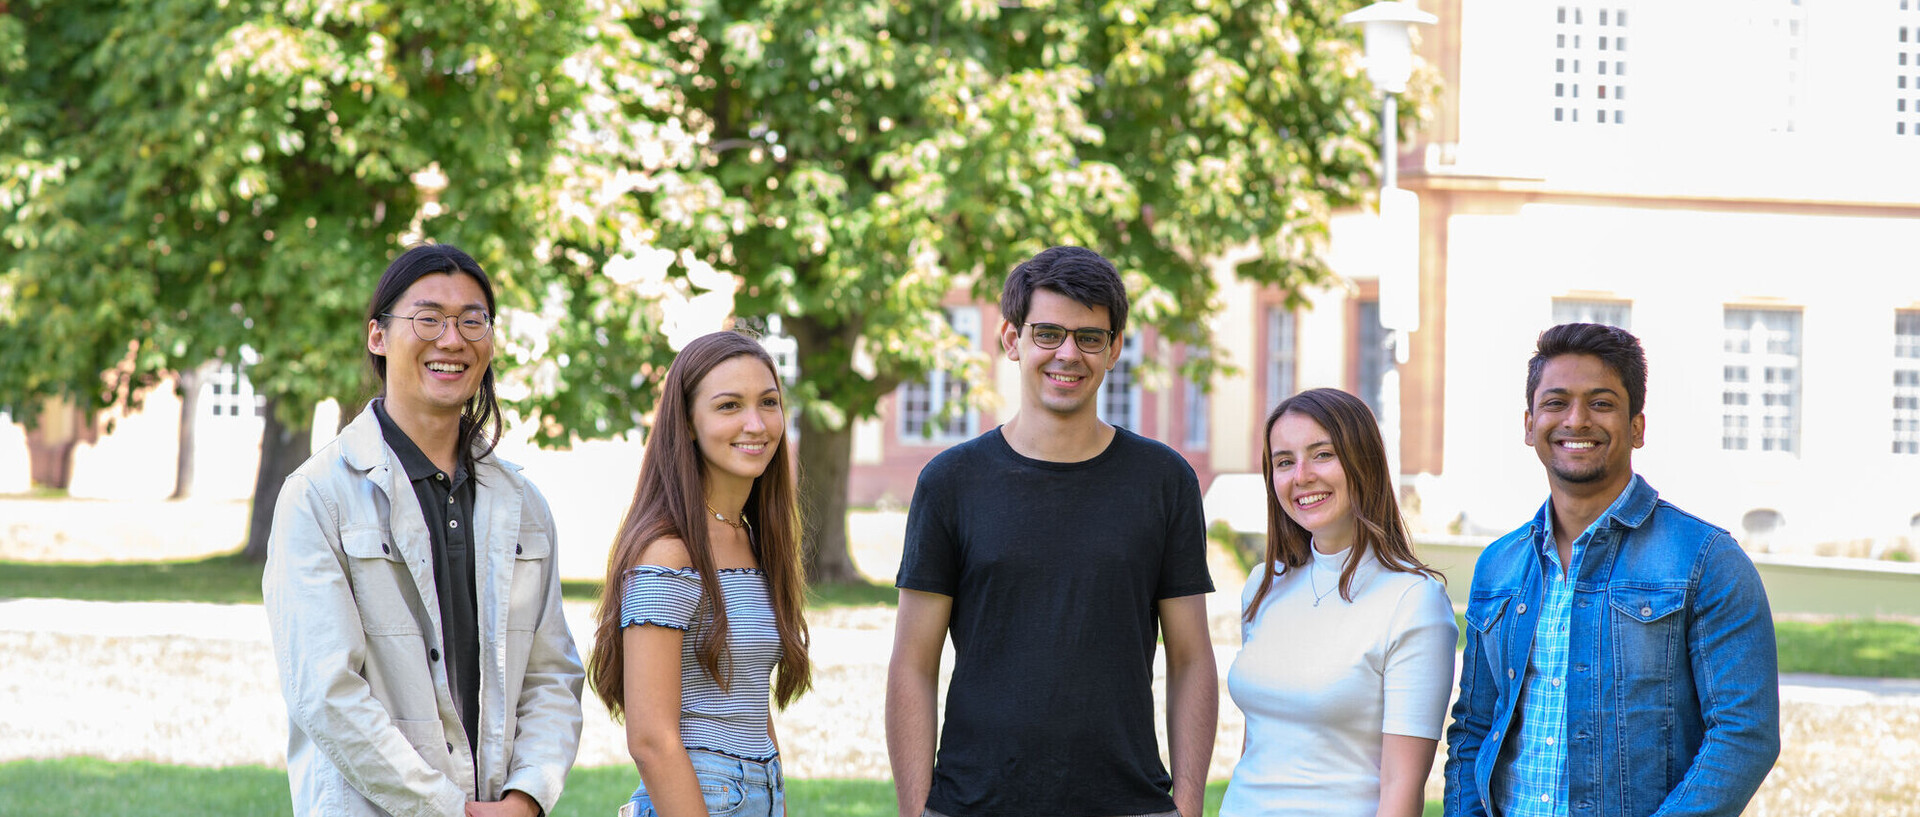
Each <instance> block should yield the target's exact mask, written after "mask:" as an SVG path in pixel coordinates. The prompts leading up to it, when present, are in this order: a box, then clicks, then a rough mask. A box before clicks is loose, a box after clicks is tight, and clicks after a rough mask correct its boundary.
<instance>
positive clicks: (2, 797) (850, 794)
mask: <svg viewBox="0 0 1920 817" xmlns="http://www.w3.org/2000/svg"><path fill="white" fill-rule="evenodd" d="M636 779H637V778H636V776H635V774H634V771H633V770H632V769H628V768H622V767H603V768H594V769H574V770H573V773H572V774H571V775H569V776H568V778H567V791H566V793H565V794H563V795H561V797H560V802H559V803H558V804H556V805H555V806H554V810H553V817H612V815H613V812H614V809H616V808H619V806H620V804H621V803H624V802H626V801H627V798H628V797H630V796H632V794H633V787H634V782H635V780H636ZM1226 789H1227V784H1226V781H1223V780H1219V781H1214V782H1213V783H1211V784H1209V785H1208V786H1207V814H1209V815H1211V814H1215V813H1216V812H1218V811H1219V808H1220V797H1221V795H1222V794H1224V793H1225V792H1226ZM292 811H293V808H292V805H291V804H290V802H289V798H288V794H287V773H286V772H284V771H281V770H279V769H268V768H264V767H260V766H239V767H234V768H227V769H200V768H193V767H188V766H163V765H160V764H156V763H108V762H106V761H104V760H94V759H91V758H68V759H64V760H25V761H17V762H14V763H0V815H12V814H22V815H24V814H75V815H79V814H84V815H87V817H174V816H175V815H177V816H178V817H229V816H231V817H268V815H290V814H291V813H292ZM787 813H788V814H790V815H793V817H822V816H824V817H890V816H891V815H893V814H894V813H895V812H894V805H893V784H892V783H890V782H888V781H885V780H788V781H787ZM1427 813H1428V814H1434V815H1437V814H1439V813H1440V811H1439V804H1438V803H1435V802H1429V803H1428V804H1427Z"/></svg>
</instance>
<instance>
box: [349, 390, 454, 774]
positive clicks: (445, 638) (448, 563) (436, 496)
mask: <svg viewBox="0 0 1920 817" xmlns="http://www.w3.org/2000/svg"><path fill="white" fill-rule="evenodd" d="M384 402H385V401H384V400H380V399H376V400H374V401H373V413H374V415H375V416H377V417H379V418H380V434H381V436H382V437H383V438H385V440H386V442H387V447H388V448H391V449H393V453H394V454H395V455H396V456H398V457H399V458H400V467H401V468H402V469H404V470H405V471H406V472H407V479H408V480H409V481H411V482H412V483H413V494H414V496H415V497H418V498H419V500H420V515H421V516H423V517H426V520H427V532H428V533H429V534H430V535H431V537H432V539H433V585H434V589H435V590H436V591H438V595H439V596H440V644H441V649H440V659H441V660H443V661H445V662H446V668H447V685H448V686H450V687H452V688H453V707H454V710H455V711H457V712H459V713H460V725H461V726H463V727H465V728H466V732H467V749H468V750H469V751H472V750H473V747H474V745H475V742H474V735H475V733H476V732H477V731H478V726H479V723H480V616H479V611H478V609H477V606H476V605H475V604H474V592H473V566H474V558H475V556H474V546H473V543H474V541H475V537H474V534H473V504H474V501H475V496H474V481H473V480H472V479H471V478H469V475H468V474H467V468H466V463H465V462H464V461H463V462H458V463H455V466H454V471H453V476H452V478H448V476H447V474H446V472H444V471H441V470H440V468H439V467H438V466H436V465H434V464H433V461H432V460H429V459H427V455H426V454H425V453H423V452H421V450H420V446H417V445H414V443H413V440H412V439H411V438H409V437H407V433H406V432H404V431H401V430H400V427H399V426H397V425H395V424H394V422H393V418H391V417H388V416H387V409H386V406H384V405H382V404H383V403H384Z"/></svg>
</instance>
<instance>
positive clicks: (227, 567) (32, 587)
mask: <svg viewBox="0 0 1920 817" xmlns="http://www.w3.org/2000/svg"><path fill="white" fill-rule="evenodd" d="M561 593H562V594H563V595H564V596H565V597H566V598H567V599H569V600H576V601H599V600H600V582H597V581H567V582H562V583H561ZM4 598H65V599H80V600H86V601H200V602H225V603H252V604H258V603H259V602H260V566H259V565H256V564H252V563H250V562H247V561H246V560H244V559H242V558H240V557H239V556H238V555H227V556H215V557H212V558H208V559H201V560H198V561H186V562H129V563H124V564H114V563H88V564H60V563H39V562H0V599H4ZM807 598H808V601H809V602H810V604H811V606H813V607H815V608H821V607H842V606H864V605H874V604H881V605H887V606H893V605H894V604H896V603H897V602H898V600H899V592H898V591H896V590H895V589H893V588H892V587H888V586H886V585H884V584H874V583H870V582H867V583H860V584H840V585H828V586H824V587H815V588H811V589H810V590H809V591H808V593H807ZM1455 618H1456V620H1457V619H1458V615H1457V614H1456V616H1455ZM1458 623H1459V625H1460V628H1461V632H1462V636H1461V644H1463V645H1464V644H1465V641H1466V638H1465V631H1466V623H1465V622H1464V621H1459V622H1458ZM1774 626H1775V632H1776V637H1777V639H1778V642H1779V647H1780V671H1781V672H1811V673H1821V674H1826V675H1849V676H1859V677H1868V678H1920V624H1915V623H1913V622H1909V621H1880V620H1875V619H1858V618H1843V619H1834V620H1822V621H1808V620H1784V621H1779V622H1777V623H1776V624H1775V625H1774ZM0 814H4V812H0Z"/></svg>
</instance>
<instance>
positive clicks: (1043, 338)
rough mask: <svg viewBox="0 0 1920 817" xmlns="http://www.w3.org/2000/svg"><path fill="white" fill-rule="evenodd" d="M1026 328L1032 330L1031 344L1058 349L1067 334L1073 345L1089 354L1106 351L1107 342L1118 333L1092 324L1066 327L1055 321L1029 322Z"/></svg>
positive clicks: (1065, 339) (1065, 340) (1064, 341)
mask: <svg viewBox="0 0 1920 817" xmlns="http://www.w3.org/2000/svg"><path fill="white" fill-rule="evenodd" d="M1027 328H1029V329H1032V330H1033V345H1035V346H1038V347H1040V348H1042V349H1058V348H1060V344H1062V343H1066V342H1067V336H1068V335H1072V336H1073V345H1075V346H1078V347H1080V351H1081V352H1082V353H1084V354H1089V355H1097V354H1100V353H1101V352H1104V351H1106V349H1107V344H1108V343H1111V342H1112V341H1113V338H1114V336H1115V335H1118V334H1120V333H1119V332H1115V331H1113V330H1112V329H1101V328H1098V327H1093V326H1082V327H1080V328H1079V329H1068V328H1066V327H1064V326H1061V325H1060V324H1057V323H1029V324H1027Z"/></svg>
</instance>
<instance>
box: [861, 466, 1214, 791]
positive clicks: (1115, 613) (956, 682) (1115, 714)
mask: <svg viewBox="0 0 1920 817" xmlns="http://www.w3.org/2000/svg"><path fill="white" fill-rule="evenodd" d="M1201 517H1202V514H1201V508H1200V485H1199V482H1198V481H1197V480H1196V479H1195V478H1194V475H1193V468H1192V467H1191V466H1189V465H1188V464H1187V462H1186V460H1184V459H1181V457H1180V455H1178V454H1176V453H1174V451H1173V450H1172V449H1170V448H1168V447H1166V446H1165V445H1162V444H1160V443H1158V442H1155V441H1153V440H1149V439H1146V438H1144V437H1141V436H1139V435H1137V434H1133V433H1131V432H1129V431H1127V430H1125V429H1116V430H1115V432H1114V437H1113V442H1112V443H1110V444H1109V445H1108V446H1107V449H1106V450H1105V451H1103V452H1101V453H1100V455H1099V456H1096V457H1094V458H1093V459H1090V460H1086V461H1084V462H1074V463H1057V462H1045V461H1042V460H1034V459H1028V458H1026V457H1023V456H1020V455H1019V454H1018V453H1015V452H1014V450H1013V448H1012V447H1011V446H1009V445H1007V442H1006V439H1005V438H1004V437H1002V436H1001V434H1000V430H999V429H997V428H996V429H994V430H992V431H989V432H987V433H985V434H982V435H980V436H979V437H976V438H974V439H972V440H969V441H967V442H965V443H962V444H960V445H957V446H954V447H952V448H950V449H947V450H946V451H944V452H942V453H941V454H940V455H939V456H937V457H934V459H933V461H932V462H930V463H928V464H927V467H926V468H925V469H923V470H922V471H921V472H920V482H919V484H918V485H917V486H916V487H915V488H914V491H913V504H912V506H911V507H910V509H909V510H908V513H907V532H906V552H905V554H904V555H903V557H902V558H901V561H900V575H899V579H898V581H896V582H895V583H896V584H897V585H898V586H900V587H903V588H906V589H909V590H920V591H924V592H929V593H939V594H941V595H945V596H951V597H953V612H952V615H951V618H950V627H951V633H952V636H953V645H954V652H955V656H956V657H955V661H954V668H953V679H952V682H951V684H950V685H949V687H948V690H947V708H946V723H945V725H944V727H943V728H942V732H941V735H940V749H939V753H938V756H937V758H936V760H935V763H934V770H933V790H932V792H931V794H930V795H929V797H928V798H927V806H928V807H929V808H931V809H933V810H935V811H939V812H942V813H944V814H950V815H953V817H1026V816H1027V815H1032V816H1033V817H1039V816H1040V815H1046V817H1109V816H1110V815H1122V814H1152V813H1158V812H1163V811H1172V810H1173V808H1174V805H1173V798H1172V797H1171V796H1170V794H1169V790H1170V788H1171V786H1172V780H1171V778H1170V777H1169V776H1168V774H1167V770H1166V767H1165V766H1164V765H1163V764H1161V762H1160V752H1159V749H1158V744H1157V742H1156V739H1155V737H1154V727H1153V721H1154V706H1153V653H1154V650H1155V648H1156V644H1155V642H1156V640H1157V636H1158V633H1159V614H1158V610H1157V608H1156V607H1155V603H1156V602H1158V601H1160V600H1161V599H1168V598H1176V597H1179V596H1191V595H1195V594H1199V593H1208V592H1212V590H1213V580H1212V578H1211V577H1209V576H1208V575H1207V564H1206V532H1205V526H1204V523H1203V522H1202V521H1201Z"/></svg>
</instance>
